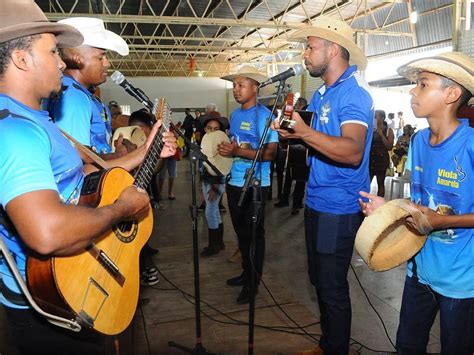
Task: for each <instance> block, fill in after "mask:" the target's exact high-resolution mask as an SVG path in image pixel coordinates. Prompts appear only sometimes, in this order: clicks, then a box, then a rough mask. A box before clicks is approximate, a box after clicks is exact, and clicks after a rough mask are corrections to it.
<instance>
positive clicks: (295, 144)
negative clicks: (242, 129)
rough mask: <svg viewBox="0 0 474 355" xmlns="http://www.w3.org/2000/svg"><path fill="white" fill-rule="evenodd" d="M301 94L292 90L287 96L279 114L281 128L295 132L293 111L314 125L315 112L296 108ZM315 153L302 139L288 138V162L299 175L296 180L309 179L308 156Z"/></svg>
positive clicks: (305, 121) (307, 122) (309, 124)
mask: <svg viewBox="0 0 474 355" xmlns="http://www.w3.org/2000/svg"><path fill="white" fill-rule="evenodd" d="M298 98H299V94H294V93H292V92H290V93H288V95H287V97H286V103H285V104H284V106H283V108H282V110H281V114H280V115H279V117H278V119H279V123H280V128H282V129H284V130H287V131H288V132H290V133H293V132H294V131H293V127H294V125H295V123H296V122H295V121H294V120H293V119H292V118H291V116H292V114H293V112H295V111H296V112H298V113H299V115H300V116H301V118H302V119H303V121H304V123H306V124H307V125H308V126H310V127H311V126H312V123H313V117H314V112H311V111H304V110H295V104H296V101H298ZM312 154H314V149H313V148H311V147H310V146H308V145H307V144H306V143H305V142H304V141H303V140H302V139H295V138H290V139H288V156H287V163H290V164H292V170H293V171H294V174H293V175H292V176H298V178H297V179H295V180H302V181H306V180H307V179H308V171H307V170H308V169H305V168H306V165H307V162H308V157H309V156H310V155H312Z"/></svg>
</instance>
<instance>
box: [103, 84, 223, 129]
mask: <svg viewBox="0 0 474 355" xmlns="http://www.w3.org/2000/svg"><path fill="white" fill-rule="evenodd" d="M127 81H128V82H129V83H130V84H132V85H133V86H135V87H137V88H140V89H141V90H142V91H143V92H145V93H146V94H147V95H148V97H149V98H150V99H151V100H152V101H154V99H155V98H161V97H164V98H165V99H166V101H167V102H168V104H169V105H170V106H171V108H172V109H176V108H178V109H183V112H175V113H173V121H174V122H177V121H182V120H183V119H184V109H185V108H187V107H189V108H191V109H193V108H205V107H206V106H207V104H208V103H210V102H213V103H215V104H217V107H218V110H219V112H221V114H222V115H225V113H226V90H225V87H226V82H225V80H222V79H219V78H199V77H192V78H183V77H176V78H175V77H156V78H149V77H130V78H127ZM100 91H101V98H102V101H103V102H104V103H108V102H109V101H111V100H115V101H117V102H118V103H119V104H120V105H130V112H133V111H136V110H139V109H141V108H142V107H143V106H142V105H141V104H140V103H139V102H138V101H137V100H135V99H134V98H133V97H132V96H130V95H129V94H128V93H127V92H126V91H125V90H124V89H123V88H122V87H121V86H118V85H116V84H114V83H113V82H112V80H111V79H110V77H109V78H107V82H106V83H104V84H102V85H101V86H100Z"/></svg>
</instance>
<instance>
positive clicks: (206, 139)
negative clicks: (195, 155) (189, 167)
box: [201, 131, 233, 176]
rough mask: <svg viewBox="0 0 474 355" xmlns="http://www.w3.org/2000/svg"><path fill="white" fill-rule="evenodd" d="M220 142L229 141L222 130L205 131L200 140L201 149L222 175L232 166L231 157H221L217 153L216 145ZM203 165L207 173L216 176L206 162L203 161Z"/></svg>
mask: <svg viewBox="0 0 474 355" xmlns="http://www.w3.org/2000/svg"><path fill="white" fill-rule="evenodd" d="M222 142H226V143H229V137H228V136H227V134H225V133H224V132H222V131H216V132H211V133H206V134H205V135H204V136H203V138H202V141H201V149H202V152H203V153H204V154H206V155H207V157H208V158H209V161H210V162H211V164H213V165H214V166H215V167H216V168H217V169H218V170H219V171H220V172H221V173H222V174H223V175H227V174H229V173H230V169H231V167H232V161H233V159H232V158H228V157H223V156H222V155H220V154H219V151H218V150H217V146H218V145H219V144H221V143H222ZM204 167H205V168H206V170H207V171H208V173H209V174H211V175H213V176H216V175H217V174H216V173H215V172H214V170H212V169H211V168H210V167H209V165H208V164H206V163H204Z"/></svg>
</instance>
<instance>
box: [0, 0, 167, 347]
mask: <svg viewBox="0 0 474 355" xmlns="http://www.w3.org/2000/svg"><path fill="white" fill-rule="evenodd" d="M0 14H1V15H0V17H1V21H0V152H1V154H0V207H1V209H0V210H1V217H2V218H1V220H0V221H1V222H2V223H1V224H0V236H1V238H2V239H3V241H4V242H5V243H6V245H8V247H9V249H10V251H11V253H12V255H13V257H14V259H15V260H16V262H17V265H18V268H19V269H20V272H21V273H22V276H23V277H24V278H25V263H26V256H27V254H29V253H34V254H40V255H44V256H53V255H54V256H63V255H71V254H74V253H78V252H82V251H84V249H85V248H86V247H87V246H89V245H90V244H91V243H92V242H93V241H94V239H95V238H97V237H98V236H100V235H101V234H102V233H104V231H106V230H108V229H110V228H111V226H112V225H113V224H116V223H118V222H120V221H124V220H135V219H140V218H141V217H142V216H144V215H145V214H146V213H148V209H149V198H148V196H147V194H146V193H145V192H144V191H137V189H136V188H135V187H128V188H126V189H125V190H124V191H123V192H122V193H121V194H120V196H119V198H118V199H117V200H116V202H114V203H112V204H110V205H106V206H103V207H100V208H88V207H82V206H76V203H77V201H78V198H79V194H80V191H81V187H82V183H83V181H84V175H83V163H82V161H81V159H80V157H79V155H78V153H77V152H76V151H75V150H74V148H72V146H71V144H70V143H69V142H68V141H67V140H66V138H64V137H63V136H62V134H61V133H60V131H59V130H58V129H57V127H56V126H55V125H54V124H53V123H52V122H51V120H50V118H49V116H48V114H47V113H46V112H45V111H41V110H40V107H41V100H42V99H44V98H48V97H49V96H50V95H51V94H52V93H56V92H58V91H59V90H60V88H61V78H62V71H63V70H64V68H65V64H64V62H63V61H62V60H61V59H60V57H59V55H58V49H57V48H58V46H62V45H65V44H67V45H80V44H81V42H82V40H83V38H82V36H81V34H80V33H79V32H77V31H76V30H74V29H73V28H72V27H70V26H67V25H60V24H54V23H50V22H48V20H47V18H46V16H45V15H44V14H43V12H42V11H41V9H40V8H39V7H38V6H37V5H36V4H35V3H34V2H33V1H32V0H15V1H13V0H3V1H2V2H1V3H0ZM155 132H156V130H155ZM164 140H165V142H166V143H165V149H163V152H162V154H163V155H164V156H170V155H172V154H174V151H175V147H176V140H175V138H174V136H173V134H172V133H170V134H165V135H164ZM71 277H74V275H71ZM0 301H1V302H2V303H3V305H4V306H5V309H6V312H7V316H8V320H9V324H10V327H9V329H10V331H11V332H12V333H13V335H14V338H15V339H16V343H17V346H18V347H19V350H20V353H21V354H32V353H42V354H93V353H94V354H99V353H103V352H104V339H103V338H101V337H91V336H85V335H84V334H81V333H80V334H75V333H72V332H69V331H66V330H62V329H60V328H57V327H54V326H52V325H50V324H49V323H48V322H47V321H46V320H44V319H42V318H41V317H39V316H38V315H37V314H36V313H35V312H33V311H32V309H31V308H30V307H29V305H28V304H27V303H26V302H25V298H24V296H23V295H22V294H21V292H20V291H19V288H18V284H17V282H16V280H15V279H14V277H13V276H12V273H11V270H10V269H9V267H8V265H6V263H5V260H4V259H0Z"/></svg>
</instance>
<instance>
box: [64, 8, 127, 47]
mask: <svg viewBox="0 0 474 355" xmlns="http://www.w3.org/2000/svg"><path fill="white" fill-rule="evenodd" d="M58 23H62V24H66V25H70V26H72V27H74V28H76V29H77V30H78V31H79V32H81V34H82V35H83V36H84V42H83V43H82V45H83V46H89V47H95V48H101V49H110V50H112V51H114V52H117V53H118V54H120V55H122V56H125V55H128V52H129V50H128V44H127V42H125V40H124V39H123V38H122V37H120V36H119V35H117V34H115V33H113V32H112V31H109V30H106V29H105V25H104V21H102V20H101V19H98V18H94V17H70V18H67V19H64V20H60V21H58ZM70 47H73V46H70Z"/></svg>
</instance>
